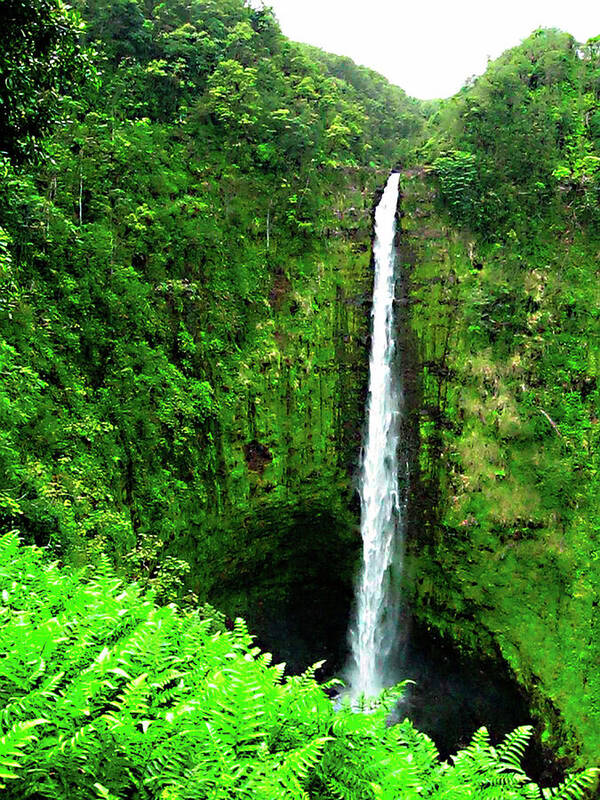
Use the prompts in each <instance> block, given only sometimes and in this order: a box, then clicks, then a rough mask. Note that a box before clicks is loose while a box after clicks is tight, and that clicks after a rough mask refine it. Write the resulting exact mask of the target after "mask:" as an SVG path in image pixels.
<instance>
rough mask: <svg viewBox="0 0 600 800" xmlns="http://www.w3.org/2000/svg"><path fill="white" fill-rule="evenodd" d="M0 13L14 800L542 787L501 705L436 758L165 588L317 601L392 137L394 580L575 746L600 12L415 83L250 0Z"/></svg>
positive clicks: (7, 636)
mask: <svg viewBox="0 0 600 800" xmlns="http://www.w3.org/2000/svg"><path fill="white" fill-rule="evenodd" d="M253 5H255V4H253ZM2 11H3V26H2V29H1V30H0V370H1V373H2V381H1V383H0V525H1V526H2V530H3V531H6V530H18V532H19V536H20V537H21V539H22V540H23V542H24V543H25V544H26V545H36V546H37V547H39V548H43V549H44V554H42V552H41V550H40V549H36V548H35V547H29V546H28V547H19V546H18V544H17V540H16V538H15V536H14V535H13V534H10V535H7V536H6V537H5V538H4V539H3V540H2V547H3V552H2V559H1V560H0V561H1V563H2V567H1V568H0V569H1V576H2V582H3V585H2V587H0V590H1V591H2V603H3V606H2V614H1V615H0V630H1V635H2V637H3V646H2V655H1V656H0V670H1V674H2V680H1V681H0V692H2V694H3V698H2V700H1V701H0V706H2V708H3V711H2V714H1V716H0V719H1V720H2V723H1V724H2V738H1V739H0V764H1V765H3V766H2V768H1V772H2V776H0V779H1V780H2V782H4V783H5V784H6V787H5V789H4V791H5V792H6V793H7V796H9V797H15V798H19V797H23V798H24V797H48V798H51V797H56V798H63V797H74V798H77V797H94V796H98V797H105V798H113V799H114V798H119V800H120V799H121V798H123V797H153V796H156V797H161V798H171V799H172V800H175V798H187V797H189V798H192V797H198V798H200V797H212V798H215V799H216V798H218V797H221V798H225V797H244V796H247V797H252V796H259V797H282V796H290V797H296V796H297V797H306V796H309V797H315V798H329V797H332V798H333V797H339V798H344V797H359V798H371V797H380V798H386V797H388V798H390V799H391V798H392V797H393V798H395V797H397V796H402V797H407V798H409V797H415V798H416V797H417V796H418V797H440V798H441V797H443V796H450V795H451V796H453V797H468V796H482V797H489V798H492V797H515V798H518V797H538V796H539V791H538V789H537V788H536V787H535V786H533V785H532V784H531V783H529V782H528V781H527V780H526V779H525V777H524V775H523V773H522V772H521V771H520V768H519V766H518V757H519V756H520V755H521V754H522V751H523V747H524V745H525V742H526V739H527V736H528V731H526V730H524V729H523V730H519V731H516V732H515V733H514V734H513V735H512V736H510V737H509V738H508V739H507V740H506V742H505V744H504V745H501V746H499V747H497V748H494V747H492V745H491V744H490V742H489V740H488V738H487V736H486V734H485V732H483V731H480V732H479V733H477V734H476V736H475V738H474V739H473V742H472V744H471V746H470V747H469V748H468V749H467V750H465V751H463V752H462V753H461V754H459V755H458V756H457V757H456V758H455V759H454V761H453V763H452V764H451V765H449V764H440V762H439V759H438V756H437V753H436V750H435V747H434V746H433V744H432V743H431V742H430V741H429V740H428V739H427V737H424V736H423V735H422V734H419V733H417V732H416V731H414V730H413V728H412V727H411V725H410V723H408V722H404V723H401V724H400V725H396V726H391V727H386V726H385V724H384V723H385V718H386V715H387V706H386V704H385V702H383V701H381V702H382V704H381V705H380V706H378V707H377V709H376V710H375V711H374V713H372V714H369V715H356V714H353V713H351V712H350V711H349V709H347V708H346V709H341V710H340V711H339V712H336V711H334V709H333V706H332V705H331V703H330V702H329V700H328V699H327V697H326V695H325V694H324V693H323V691H322V689H321V688H320V687H319V686H318V685H317V683H316V682H315V680H314V678H313V675H312V673H311V672H309V673H307V674H306V675H304V676H303V677H295V678H286V677H285V676H284V673H283V670H282V668H280V667H274V666H272V665H271V664H270V663H269V659H268V657H267V656H266V655H264V654H260V653H259V652H258V651H257V650H256V649H255V648H253V646H252V641H251V638H250V637H249V635H248V633H247V631H246V629H245V627H244V625H243V624H242V623H239V622H238V623H236V624H235V627H234V629H233V630H226V629H225V626H224V621H223V620H224V618H223V617H221V616H219V615H218V614H216V612H214V611H212V610H210V609H208V610H207V609H205V610H204V611H202V612H198V611H197V610H193V609H196V608H197V607H198V605H199V603H200V604H202V603H203V602H204V601H205V600H206V599H210V600H211V601H212V602H214V603H218V605H219V606H221V607H222V608H223V609H225V610H226V611H227V612H228V613H230V614H231V615H232V616H234V615H236V614H237V613H239V612H240V611H244V613H246V614H247V616H248V618H249V619H250V621H251V622H252V623H253V624H256V625H257V626H262V627H267V624H268V623H269V622H270V621H272V619H273V617H277V616H279V615H284V616H285V614H284V612H283V611H282V609H283V610H284V611H285V612H286V613H287V611H288V610H290V609H291V608H292V607H294V609H295V608H297V607H300V608H301V609H303V611H302V613H304V615H305V619H306V620H308V621H309V625H310V627H311V630H313V628H315V627H316V626H317V625H319V624H321V623H315V622H314V620H315V619H318V620H320V619H323V618H327V617H329V616H331V617H337V618H339V619H342V620H345V616H344V614H345V613H346V612H347V605H348V601H347V599H346V598H345V595H344V594H343V593H344V592H349V590H350V589H349V587H351V579H352V573H353V570H354V566H355V565H354V555H355V551H356V545H357V536H356V530H355V513H354V512H355V509H354V508H353V505H352V493H353V485H352V473H353V470H354V468H355V465H356V459H357V455H358V450H359V446H360V428H361V421H362V414H363V399H364V392H365V385H366V362H367V359H366V357H365V343H366V342H367V340H368V313H367V311H368V302H369V294H370V289H371V274H370V271H369V258H370V234H371V218H370V212H371V207H372V202H373V196H374V192H375V189H376V187H377V186H378V185H380V184H381V183H382V182H383V180H384V177H385V175H386V174H387V172H388V171H389V169H390V167H392V166H393V165H395V164H396V163H397V162H398V161H399V160H402V161H403V162H404V163H407V162H410V161H411V160H412V161H420V162H422V163H424V164H426V166H427V168H428V171H429V172H430V173H431V175H432V176H431V177H427V178H425V177H424V175H422V174H421V173H420V172H418V171H413V172H407V173H406V174H405V176H404V179H403V184H404V192H405V200H404V208H405V212H406V216H405V218H404V228H405V230H406V233H407V238H410V237H411V236H413V240H412V244H411V248H412V250H411V249H410V248H409V249H407V250H404V251H403V252H404V254H405V255H406V263H407V264H410V265H411V267H413V268H414V273H413V283H412V286H411V287H410V292H411V293H412V300H413V302H411V303H408V304H407V306H406V307H407V308H410V320H409V322H407V324H406V327H407V330H408V329H409V328H410V330H411V331H412V333H413V334H414V341H411V342H407V343H406V354H408V356H410V354H411V353H413V356H414V363H412V365H411V368H414V370H415V372H414V374H417V373H418V374H419V376H421V377H420V379H419V382H418V383H419V386H418V387H417V388H416V389H414V392H413V394H414V396H413V395H411V396H410V398H409V401H410V402H412V401H413V400H414V401H415V405H414V407H413V408H412V410H413V411H414V417H415V419H416V423H415V427H418V429H419V430H418V438H419V441H420V451H419V456H418V461H419V469H420V476H419V480H418V481H417V480H416V478H415V492H414V495H415V499H416V501H418V504H419V509H418V513H416V515H413V518H415V519H416V520H417V521H418V525H417V524H415V529H414V532H413V534H414V535H413V536H412V539H413V542H414V547H413V552H412V554H411V557H410V559H409V566H414V567H415V573H411V571H410V569H409V572H408V579H409V580H408V582H409V583H410V586H409V587H408V589H409V591H410V592H411V593H412V597H413V599H414V601H415V609H416V610H417V612H418V613H419V614H420V615H421V616H422V617H423V618H425V619H426V621H427V623H428V624H432V625H435V626H437V627H438V628H440V629H441V630H443V631H444V632H448V633H449V634H450V635H451V636H453V637H454V638H455V639H457V640H459V641H460V643H461V645H462V646H464V647H465V648H473V649H479V650H484V651H486V652H488V653H489V654H492V655H495V656H497V654H498V653H499V654H500V655H501V656H502V658H504V659H505V660H506V661H507V662H508V663H509V664H510V665H511V667H512V668H513V670H514V673H515V675H516V677H517V678H518V679H519V681H520V682H521V683H522V684H523V685H525V686H526V688H527V689H528V691H529V692H530V695H531V696H532V698H533V702H534V705H535V709H536V711H537V713H538V714H539V716H540V719H541V721H542V727H543V738H544V739H545V740H546V741H547V743H549V744H550V745H552V747H553V748H554V749H555V751H559V752H562V753H564V754H565V755H566V756H568V758H569V759H570V761H571V762H573V761H578V762H579V764H580V765H584V766H585V765H589V764H592V763H597V762H598V759H599V758H600V738H599V734H598V731H599V730H600V725H599V720H600V705H599V698H600V678H599V676H598V674H597V663H598V659H599V658H600V651H599V649H598V648H599V645H598V641H597V637H595V636H594V635H593V632H594V630H596V628H597V626H598V624H599V622H600V620H599V618H598V607H599V605H598V585H599V581H600V573H599V572H598V564H599V563H600V562H599V559H598V552H599V548H598V535H599V527H598V513H597V509H598V506H599V503H600V487H599V484H598V474H599V472H598V467H599V463H598V452H600V451H599V448H598V431H599V428H598V413H597V410H598V403H599V395H598V392H599V391H600V386H599V383H598V381H599V379H600V375H599V374H598V370H599V364H600V351H599V349H598V342H600V335H599V334H600V331H599V323H598V311H597V309H598V306H599V300H600V298H599V297H598V281H597V265H596V264H597V254H598V252H599V250H600V238H599V237H600V231H599V229H598V224H599V222H600V219H599V218H598V200H599V192H600V184H599V181H600V177H599V175H600V166H599V165H600V122H599V120H600V77H599V76H600V65H599V61H598V59H599V45H598V42H597V41H596V40H591V41H590V42H588V43H587V44H586V45H578V44H577V43H575V42H574V41H573V39H572V37H570V36H569V35H567V34H563V33H560V32H558V31H552V30H550V31H536V32H535V33H534V34H533V35H532V36H531V37H530V38H529V39H527V40H526V41H525V42H524V43H523V44H522V45H521V46H519V47H517V48H515V49H514V50H512V51H509V52H508V53H506V54H505V55H504V56H502V57H501V58H500V59H499V60H498V61H496V62H494V63H492V64H490V65H489V67H488V69H487V71H486V73H485V75H484V76H482V77H481V78H479V79H477V80H476V81H474V82H472V83H471V84H470V85H468V86H466V87H465V88H464V89H463V90H462V91H461V92H460V93H459V94H458V95H457V96H456V97H454V98H452V99H450V100H448V101H444V102H439V103H433V104H423V105H420V104H419V103H417V102H416V101H414V100H412V99H410V98H408V97H407V96H406V95H405V93H404V92H403V91H402V90H400V89H398V88H397V87H393V86H390V85H389V84H388V83H387V82H386V81H385V80H384V79H383V78H382V77H381V76H379V75H377V74H375V73H373V72H371V71H369V70H367V69H364V68H361V67H357V66H356V65H355V64H353V63H352V62H351V61H349V60H348V59H345V58H341V57H338V56H332V55H329V54H325V53H322V52H321V51H319V50H317V49H315V48H311V47H307V46H303V45H298V44H294V43H291V42H289V41H288V40H287V39H286V38H285V37H284V36H283V35H282V34H281V31H280V30H279V27H278V25H277V22H276V20H275V18H274V17H273V15H272V13H271V12H270V11H269V9H268V8H258V9H257V8H254V7H250V6H249V5H247V4H246V3H245V2H243V0H186V2H183V1H182V2H180V0H167V1H166V2H158V1H155V0H118V2H107V1H105V0H87V1H86V0H77V1H76V2H74V3H73V8H70V7H67V6H66V5H65V4H64V3H63V2H61V0H28V2H24V1H23V0H4V2H3V3H2ZM434 188H436V190H437V194H436V192H434ZM434 195H435V196H434ZM413 351H414V352H413ZM408 356H407V357H408ZM417 401H418V403H417ZM416 475H417V473H416V472H415V476H416ZM411 513H412V512H411ZM47 559H50V561H48V560H47ZM52 559H58V560H59V561H60V562H61V563H67V564H70V565H71V566H70V567H65V568H63V567H59V566H58V562H57V563H50V562H51V561H52ZM89 564H97V565H98V566H96V567H94V568H92V567H90V566H86V565H89ZM332 564H335V565H336V570H332V569H331V565H332ZM77 568H79V569H80V571H77ZM334 572H335V576H334V575H333V573H334ZM336 580H337V581H338V583H337V584H335V591H334V590H333V589H332V591H329V589H330V588H332V587H333V582H334V581H336ZM123 581H125V582H123ZM127 581H130V582H127ZM131 581H135V582H131ZM291 587H293V588H294V592H296V594H295V595H294V597H293V598H292V599H290V598H291V597H292V588H291ZM299 587H301V588H299ZM540 587H542V588H540ZM340 598H341V599H340ZM171 601H177V602H179V604H180V606H181V607H180V608H177V607H175V606H174V605H165V603H168V602H171ZM161 604H162V605H161ZM294 613H296V612H294ZM319 631H320V633H319V635H320V636H322V639H321V640H320V641H321V642H322V644H320V647H322V648H323V649H325V648H326V646H327V639H328V635H329V631H328V629H327V628H326V627H325V625H323V627H322V628H320V629H319ZM590 632H591V633H590ZM591 780H592V773H586V774H585V775H584V777H582V778H570V779H568V782H567V783H566V784H565V786H564V787H563V788H562V789H561V790H560V791H559V793H558V794H557V795H556V796H557V797H565V798H566V797H571V798H573V797H576V796H578V795H579V793H580V790H581V789H582V788H583V787H584V786H585V785H587V784H588V783H590V782H591ZM286 793H287V794H286ZM547 794H548V793H547Z"/></svg>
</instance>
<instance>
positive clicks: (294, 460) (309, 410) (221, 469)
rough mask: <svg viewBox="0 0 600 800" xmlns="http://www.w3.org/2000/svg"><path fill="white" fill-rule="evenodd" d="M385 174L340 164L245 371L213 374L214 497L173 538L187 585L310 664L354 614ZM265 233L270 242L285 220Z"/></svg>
mask: <svg viewBox="0 0 600 800" xmlns="http://www.w3.org/2000/svg"><path fill="white" fill-rule="evenodd" d="M384 180H385V173H381V174H379V173H377V172H375V171H373V170H353V169H348V170H346V171H344V173H343V175H340V176H339V185H338V187H337V189H336V190H334V191H332V192H331V196H330V197H329V198H328V200H329V202H330V203H331V206H330V207H331V209H333V212H334V213H333V220H334V222H333V224H332V227H331V228H329V229H327V230H326V232H325V235H324V236H323V237H322V238H321V239H320V240H317V239H315V238H313V240H312V243H311V248H310V249H309V250H308V251H307V252H305V253H304V254H300V255H299V256H298V257H297V258H293V259H291V260H289V261H287V262H286V264H285V267H284V268H281V269H278V270H277V271H276V272H275V275H274V277H273V280H272V283H271V286H270V288H269V290H268V294H267V295H266V298H265V299H266V303H265V313H264V317H263V318H262V319H261V320H260V322H259V323H258V324H256V326H255V328H254V330H252V331H247V332H246V334H245V342H244V343H243V345H242V347H241V348H240V352H239V353H238V354H236V358H235V370H236V373H235V374H233V373H232V371H231V369H229V370H228V374H227V373H226V372H223V373H222V374H221V375H220V376H217V373H216V372H215V376H216V377H215V380H213V386H214V390H215V400H216V404H217V405H218V406H219V408H220V415H219V420H218V427H217V428H216V429H215V433H214V436H215V443H216V449H217V452H218V467H217V470H216V484H217V488H216V491H215V493H214V497H215V502H214V504H210V503H209V504H208V505H207V507H206V509H205V510H203V511H202V514H201V516H200V517H199V519H198V522H197V524H196V525H194V526H193V527H192V528H191V529H190V531H189V532H188V533H187V534H186V535H184V536H183V537H182V538H180V539H179V541H178V546H179V547H180V549H181V552H182V554H183V555H184V556H185V558H186V559H187V560H188V561H189V562H190V564H191V567H192V569H191V573H190V574H191V576H193V577H192V579H191V581H190V583H191V586H192V588H194V589H196V590H197V591H198V593H199V594H201V595H202V596H205V597H206V596H207V597H208V598H209V599H210V601H211V602H212V603H214V604H215V605H216V606H218V607H219V608H222V609H223V610H224V611H226V612H227V613H228V614H230V615H232V616H233V615H235V614H241V615H244V616H245V617H246V618H247V619H248V621H249V623H250V625H251V628H252V629H253V630H255V631H256V632H258V633H259V635H260V636H262V637H263V638H264V640H265V644H268V645H269V646H273V647H276V648H277V652H278V655H280V656H283V657H285V658H287V660H288V661H291V662H292V663H293V664H298V665H299V666H301V667H302V668H304V667H305V666H306V663H307V662H308V660H309V659H310V658H311V657H314V655H315V653H318V654H320V655H321V656H323V657H327V658H328V660H329V666H330V667H333V666H334V664H335V661H336V659H337V658H339V655H340V643H341V642H342V640H343V639H344V637H345V630H346V626H347V622H348V617H349V609H350V603H351V599H352V597H351V595H352V583H353V577H354V572H355V569H356V565H357V552H358V547H359V542H360V537H359V534H358V529H357V506H356V500H355V498H354V480H355V474H356V467H357V462H358V456H359V450H360V444H361V431H362V424H363V416H364V402H365V395H366V388H367V377H368V340H369V328H370V307H371V294H372V279H373V275H372V269H371V235H372V224H371V212H372V204H373V196H374V193H375V188H376V185H377V184H378V183H381V182H383V181H384ZM270 236H271V243H270V247H271V251H273V249H274V248H275V249H276V248H277V231H276V229H274V230H272V231H271V233H270ZM273 255H274V256H275V257H276V253H274V254H273ZM226 375H227V377H226ZM307 642H310V645H308V644H307ZM342 649H343V647H342ZM338 666H339V663H338Z"/></svg>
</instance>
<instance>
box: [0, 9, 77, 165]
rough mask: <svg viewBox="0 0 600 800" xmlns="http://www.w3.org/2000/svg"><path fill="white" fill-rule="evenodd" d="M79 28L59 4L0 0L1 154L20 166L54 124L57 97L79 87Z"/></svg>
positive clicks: (75, 20)
mask: <svg viewBox="0 0 600 800" xmlns="http://www.w3.org/2000/svg"><path fill="white" fill-rule="evenodd" d="M81 30H82V23H81V22H80V19H79V17H78V15H77V14H76V13H75V12H74V11H72V10H71V9H69V8H68V7H67V6H66V5H65V4H64V3H63V1H62V0H3V2H2V25H1V26H0V152H3V153H6V154H7V155H8V156H9V157H10V158H11V159H16V160H22V159H23V158H24V157H26V156H31V155H33V154H35V153H36V152H37V151H38V141H39V137H40V136H41V135H43V134H44V133H46V132H47V131H48V130H49V129H50V128H51V127H52V125H53V123H54V122H55V121H56V118H57V112H58V109H59V107H60V100H61V95H63V94H64V93H65V92H66V91H67V89H71V90H72V87H73V86H77V85H78V84H80V83H81V80H82V78H83V77H84V74H85V71H86V69H87V61H86V59H85V56H84V54H83V51H82V49H81V45H80V32H81Z"/></svg>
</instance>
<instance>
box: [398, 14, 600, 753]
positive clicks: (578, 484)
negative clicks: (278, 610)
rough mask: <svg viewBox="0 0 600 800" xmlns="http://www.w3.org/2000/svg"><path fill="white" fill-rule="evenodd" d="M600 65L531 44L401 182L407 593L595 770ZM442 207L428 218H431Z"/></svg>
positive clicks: (554, 740) (554, 36)
mask: <svg viewBox="0 0 600 800" xmlns="http://www.w3.org/2000/svg"><path fill="white" fill-rule="evenodd" d="M599 121H600V64H599V61H598V47H597V44H595V43H594V42H590V43H589V44H588V45H587V46H585V47H577V46H576V45H575V43H574V42H573V39H572V37H570V36H568V35H567V34H562V33H559V32H556V31H552V30H550V31H537V32H535V33H534V34H533V35H532V36H531V37H530V38H529V39H527V40H526V41H525V42H524V43H523V44H522V45H521V46H520V47H517V48H515V49H514V50H511V51H509V52H507V53H506V54H505V55H504V56H502V57H501V58H500V59H499V60H498V61H496V62H493V63H492V64H490V66H489V67H488V69H487V71H486V73H485V75H484V76H482V77H481V78H479V79H477V80H476V81H475V82H474V84H473V85H472V86H468V87H466V88H465V89H464V90H463V91H462V92H460V93H459V94H458V95H457V96H456V97H455V98H453V99H452V100H450V101H447V102H445V103H443V104H442V107H441V109H440V111H439V112H438V116H437V118H435V120H434V122H433V126H432V129H431V134H432V138H431V139H430V141H429V143H428V145H427V147H426V149H425V154H426V155H427V158H428V161H429V163H430V164H431V165H432V167H433V176H434V177H435V179H436V181H437V186H438V190H439V193H438V199H437V200H436V198H435V192H433V189H434V188H435V187H434V184H433V182H432V179H433V176H432V177H428V178H425V176H424V175H422V174H421V175H419V174H416V173H412V174H411V175H410V176H407V178H406V180H405V194H406V197H405V204H404V207H405V210H406V211H407V216H406V217H405V236H404V239H403V241H404V243H405V247H406V248H407V251H406V252H407V253H410V254H411V258H415V259H416V265H415V267H414V270H413V272H412V277H411V300H412V304H411V309H412V311H411V318H412V330H413V332H414V335H415V343H414V348H415V350H416V351H417V352H418V356H417V359H416V360H417V362H418V365H419V368H420V369H422V386H421V393H422V396H421V414H422V415H421V419H420V436H421V451H420V473H421V475H420V484H419V486H418V488H417V489H416V495H415V498H414V507H415V521H417V520H418V524H419V526H420V528H419V529H417V530H416V531H415V539H414V540H413V542H412V545H413V546H412V548H411V557H410V572H411V578H410V581H409V582H410V585H411V593H412V594H413V597H414V599H415V605H416V608H417V611H418V613H419V614H421V615H422V616H423V617H425V618H426V619H427V620H428V621H429V622H430V623H432V624H434V625H436V626H437V627H439V628H441V629H442V630H444V631H446V632H447V633H448V634H449V635H451V636H452V637H454V638H456V639H458V640H459V641H460V642H462V643H464V645H465V647H475V648H478V649H481V650H484V651H486V650H487V651H488V652H490V653H493V652H498V653H499V654H500V655H501V656H502V657H503V658H504V659H506V660H507V661H508V663H509V664H510V665H511V666H512V668H513V670H514V672H515V675H516V676H517V678H518V679H519V680H520V681H521V682H522V684H523V685H524V686H526V687H527V689H528V690H529V692H530V693H531V694H532V696H533V698H534V704H535V706H536V707H537V709H538V710H539V712H540V715H541V719H542V720H543V722H544V726H545V729H544V733H543V737H542V738H543V739H544V740H546V741H548V742H549V743H550V744H551V745H552V746H553V747H554V748H555V751H556V752H558V753H562V754H564V755H567V756H568V757H570V758H572V759H575V760H577V761H578V762H579V763H595V762H597V761H598V758H599V756H600V738H599V731H600V716H599V715H600V682H599V673H598V663H599V659H600V651H599V649H598V637H597V635H596V631H597V629H598V625H599V623H600V617H599V611H598V604H599V599H600V594H599V593H600V571H599V560H598V554H599V544H600V512H599V509H600V485H599V481H598V475H599V472H598V468H599V466H600V462H599V455H598V454H599V444H600V423H599V413H598V412H599V406H600V394H599V392H600V385H599V380H600V372H599V370H600V311H599V309H600V294H599V288H598V287H599V282H598V277H599V276H598V257H599V254H600V229H599V227H598V223H599V216H598V214H599V205H598V203H599V199H600V195H599V190H600V184H599V182H598V181H599V176H600V172H599V167H600V127H599V126H598V122H599ZM440 199H441V201H443V202H442V203H440Z"/></svg>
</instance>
